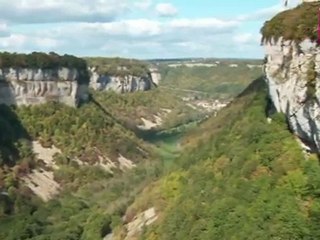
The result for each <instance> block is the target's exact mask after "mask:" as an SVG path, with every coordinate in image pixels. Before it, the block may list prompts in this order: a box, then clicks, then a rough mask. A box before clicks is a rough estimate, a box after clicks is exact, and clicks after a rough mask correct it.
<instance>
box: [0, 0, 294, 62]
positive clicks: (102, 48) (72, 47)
mask: <svg viewBox="0 0 320 240" xmlns="http://www.w3.org/2000/svg"><path fill="white" fill-rule="evenodd" d="M297 2H299V1H298V0H292V1H290V3H289V6H288V7H289V8H290V7H293V6H295V5H296V4H297ZM285 9H286V8H285V7H284V4H283V0H243V1H239V0H222V1H218V0H10V1H8V0H0V51H9V52H25V53H30V52H33V51H42V52H51V51H54V52H57V53H59V54H65V53H67V54H73V55H77V56H104V57H115V56H119V57H127V58H139V59H154V58H184V57H205V58H207V57H217V58H262V57H263V49H262V47H261V46H260V39H261V36H260V33H259V31H260V28H261V27H262V25H263V23H264V22H265V21H266V20H268V19H270V18H271V17H272V16H274V15H275V14H277V13H278V12H280V11H283V10H285Z"/></svg>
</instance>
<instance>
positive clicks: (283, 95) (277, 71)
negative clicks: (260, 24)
mask: <svg viewBox="0 0 320 240" xmlns="http://www.w3.org/2000/svg"><path fill="white" fill-rule="evenodd" d="M264 46H265V49H266V64H265V73H266V81H267V83H268V86H269V95H270V98H271V99H272V101H273V103H274V106H275V108H276V109H277V111H279V112H283V113H285V114H286V116H287V119H288V122H289V124H290V127H291V129H292V130H293V132H295V133H296V134H297V135H298V136H299V137H300V138H301V139H303V140H305V141H306V142H307V143H308V145H309V146H310V147H312V148H313V149H314V150H315V151H318V152H319V151H320V78H319V76H320V75H319V73H320V48H319V47H317V46H316V43H313V42H312V41H310V40H308V39H306V40H304V41H302V42H300V43H297V42H294V41H290V40H283V38H280V39H278V40H274V39H271V40H270V41H268V42H264Z"/></svg>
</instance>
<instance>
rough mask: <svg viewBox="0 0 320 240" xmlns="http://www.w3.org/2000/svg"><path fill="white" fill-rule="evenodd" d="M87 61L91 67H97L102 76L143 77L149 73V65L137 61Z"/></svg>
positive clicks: (93, 59)
mask: <svg viewBox="0 0 320 240" xmlns="http://www.w3.org/2000/svg"><path fill="white" fill-rule="evenodd" d="M86 60H87V62H88V65H89V66H94V67H97V70H98V72H99V73H100V74H106V75H112V76H125V75H134V76H143V75H146V74H148V73H149V68H148V64H147V63H145V62H143V61H139V60H135V59H124V58H103V57H96V58H86Z"/></svg>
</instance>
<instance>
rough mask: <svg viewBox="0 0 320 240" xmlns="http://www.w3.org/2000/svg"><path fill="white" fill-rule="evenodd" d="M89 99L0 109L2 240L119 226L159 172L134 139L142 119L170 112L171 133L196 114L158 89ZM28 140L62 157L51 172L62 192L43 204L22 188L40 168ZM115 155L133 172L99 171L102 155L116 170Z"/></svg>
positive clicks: (151, 153)
mask: <svg viewBox="0 0 320 240" xmlns="http://www.w3.org/2000/svg"><path fill="white" fill-rule="evenodd" d="M91 100H92V101H91V102H90V103H88V104H85V105H83V106H81V107H80V108H78V109H76V108H71V107H67V106H64V105H62V104H58V103H47V104H45V105H39V106H23V107H19V108H14V107H7V106H4V105H1V108H0V113H1V114H0V116H1V118H0V121H1V131H0V141H1V142H0V144H1V145H0V146H1V148H0V153H1V165H0V166H1V169H2V170H1V171H0V198H1V200H0V239H8V240H10V239H12V240H13V239H59V240H60V239H93V240H95V239H100V238H101V237H102V236H104V235H106V234H107V233H108V232H110V229H111V228H112V227H114V226H116V225H119V224H120V223H121V216H122V215H123V214H124V211H125V209H126V208H127V206H128V205H129V204H130V203H132V202H133V200H134V196H135V195H136V194H137V192H139V191H141V189H142V188H144V187H146V185H147V183H149V182H152V181H153V180H154V179H155V178H156V177H157V176H159V175H160V174H161V172H162V171H164V167H163V166H162V165H163V164H164V161H162V160H160V159H158V157H157V156H156V155H158V154H156V152H155V150H156V149H155V148H154V147H152V146H151V145H148V144H146V143H145V142H143V141H142V140H139V139H138V138H137V137H136V135H135V133H136V134H140V131H139V129H137V128H136V125H137V124H141V122H140V121H141V120H140V118H141V117H145V118H146V119H151V120H152V118H153V117H154V115H155V114H158V113H159V112H161V111H162V110H163V109H173V111H172V112H170V113H167V114H168V117H169V118H170V119H171V121H170V122H169V121H168V122H167V123H166V125H167V126H170V125H172V126H176V125H179V124H184V121H186V119H189V118H190V117H191V116H192V114H193V113H196V112H193V111H191V110H190V109H189V110H188V108H186V107H185V105H184V104H183V103H182V102H181V100H180V99H178V98H176V97H175V96H172V95H170V94H169V93H166V92H162V91H161V90H157V89H156V90H154V91H151V92H147V93H139V92H137V93H133V94H123V95H117V94H115V93H112V92H110V93H101V92H93V93H92V99H91ZM169 115H170V116H169ZM163 118H164V122H166V120H165V119H166V117H165V116H164V117H163ZM130 129H131V130H130ZM132 130H133V131H132ZM134 131H136V132H135V133H134ZM8 136H11V138H8ZM33 139H37V140H38V141H40V142H41V144H42V145H43V146H45V147H49V146H51V145H54V146H56V147H58V148H59V149H61V150H62V154H58V155H56V156H55V161H56V163H57V164H58V166H59V169H54V170H53V171H54V178H55V181H57V182H58V183H59V184H60V185H61V186H62V188H63V190H62V192H61V193H60V194H59V196H58V198H57V199H56V200H52V201H49V202H48V203H45V204H44V203H42V202H41V201H40V199H38V198H37V197H36V196H34V195H33V194H32V192H31V191H30V190H29V189H28V188H27V187H25V186H24V184H23V183H22V181H21V179H22V178H23V177H24V176H26V174H28V173H30V172H31V171H32V169H34V168H41V167H42V164H41V161H37V160H36V158H35V156H34V153H33V152H32V148H31V140H33ZM9 140H10V141H9ZM119 154H121V155H123V156H125V157H126V158H128V159H130V160H131V161H133V162H134V163H135V164H136V165H137V167H136V168H135V169H133V170H127V171H126V172H125V173H124V172H123V171H120V170H117V169H114V170H113V173H109V172H106V171H105V170H103V169H102V168H100V167H98V166H97V164H98V161H99V159H100V157H101V156H102V157H108V158H110V159H111V160H112V161H114V162H115V164H117V158H118V157H119ZM161 154H165V153H164V152H162V153H161ZM166 157H168V155H167V156H166ZM75 160H77V161H75ZM78 161H81V162H82V163H84V165H79V162H78ZM1 191H3V192H5V193H6V194H8V195H6V194H4V195H2V196H1ZM89 222H90V224H89ZM8 226H10V227H8Z"/></svg>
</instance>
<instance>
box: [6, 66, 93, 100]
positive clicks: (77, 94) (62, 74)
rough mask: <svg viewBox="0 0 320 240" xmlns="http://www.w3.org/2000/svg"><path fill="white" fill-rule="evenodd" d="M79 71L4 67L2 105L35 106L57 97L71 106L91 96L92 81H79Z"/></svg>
mask: <svg viewBox="0 0 320 240" xmlns="http://www.w3.org/2000/svg"><path fill="white" fill-rule="evenodd" d="M79 76H80V74H79V71H78V70H77V69H69V68H55V69H31V68H5V69H0V104H1V103H3V104H8V105H31V104H39V103H45V102H47V101H48V100H55V101H58V102H62V103H65V104H67V105H70V106H76V105H77V103H78V102H79V101H86V100H87V99H88V84H79V83H78V80H79Z"/></svg>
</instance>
